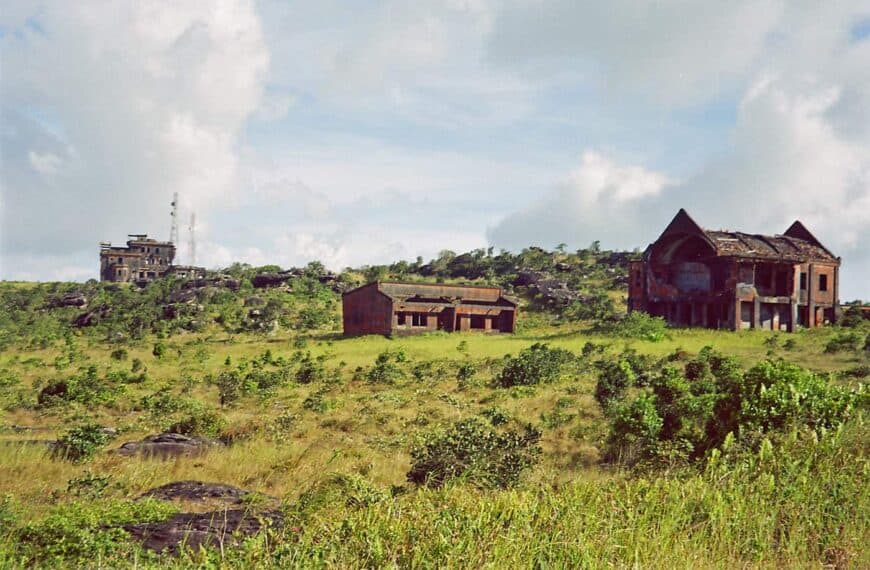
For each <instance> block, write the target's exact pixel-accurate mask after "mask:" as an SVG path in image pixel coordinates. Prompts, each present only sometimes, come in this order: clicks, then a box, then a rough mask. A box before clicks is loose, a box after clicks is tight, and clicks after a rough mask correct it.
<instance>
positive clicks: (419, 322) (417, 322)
mask: <svg viewBox="0 0 870 570" xmlns="http://www.w3.org/2000/svg"><path fill="white" fill-rule="evenodd" d="M427 316H428V315H427V314H426V313H411V326H413V327H425V326H426V317H427Z"/></svg>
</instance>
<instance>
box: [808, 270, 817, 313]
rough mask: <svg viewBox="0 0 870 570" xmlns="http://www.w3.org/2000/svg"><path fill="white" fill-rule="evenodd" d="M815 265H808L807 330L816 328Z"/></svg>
mask: <svg viewBox="0 0 870 570" xmlns="http://www.w3.org/2000/svg"><path fill="white" fill-rule="evenodd" d="M815 276H816V275H815V265H813V264H812V263H810V264H808V265H807V328H810V329H811V328H814V327H815V326H816V304H815V303H814V302H813V282H814V278H815Z"/></svg>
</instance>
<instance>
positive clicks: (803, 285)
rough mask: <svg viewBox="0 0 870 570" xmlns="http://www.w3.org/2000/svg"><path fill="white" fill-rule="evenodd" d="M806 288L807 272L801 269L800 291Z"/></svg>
mask: <svg viewBox="0 0 870 570" xmlns="http://www.w3.org/2000/svg"><path fill="white" fill-rule="evenodd" d="M806 290H807V274H806V273H805V272H803V271H801V291H806Z"/></svg>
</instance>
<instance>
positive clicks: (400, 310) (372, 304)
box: [342, 281, 517, 336]
mask: <svg viewBox="0 0 870 570" xmlns="http://www.w3.org/2000/svg"><path fill="white" fill-rule="evenodd" d="M342 307H343V321H344V335H345V336H356V335H364V334H382V335H403V334H415V333H422V332H427V331H436V330H442V331H447V332H454V331H481V332H491V333H512V332H514V328H515V326H516V318H517V304H516V302H514V301H512V300H510V299H508V298H507V297H505V296H504V295H503V294H502V290H501V289H500V288H498V287H477V286H469V285H445V284H441V283H399V282H389V281H375V282H373V283H369V284H368V285H363V286H362V287H359V288H357V289H353V290H351V291H347V292H346V293H344V294H343V295H342Z"/></svg>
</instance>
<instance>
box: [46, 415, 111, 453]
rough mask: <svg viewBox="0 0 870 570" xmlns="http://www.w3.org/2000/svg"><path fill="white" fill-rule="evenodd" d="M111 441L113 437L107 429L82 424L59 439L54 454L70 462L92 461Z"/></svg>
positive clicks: (95, 425) (91, 424)
mask: <svg viewBox="0 0 870 570" xmlns="http://www.w3.org/2000/svg"><path fill="white" fill-rule="evenodd" d="M111 439H112V435H111V434H110V432H109V431H108V430H106V428H105V427H103V426H101V425H99V424H95V423H87V424H82V425H80V426H76V427H74V428H72V429H71V430H69V431H68V432H66V433H65V434H64V435H62V436H61V437H59V438H58V440H57V442H56V443H55V446H54V452H55V454H57V455H59V456H60V457H63V458H64V459H67V460H69V461H74V462H81V461H85V460H87V459H90V458H91V457H92V456H93V455H94V454H95V453H96V452H97V451H99V450H100V449H101V448H102V447H103V446H105V445H106V444H107V443H109V441H111Z"/></svg>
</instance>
